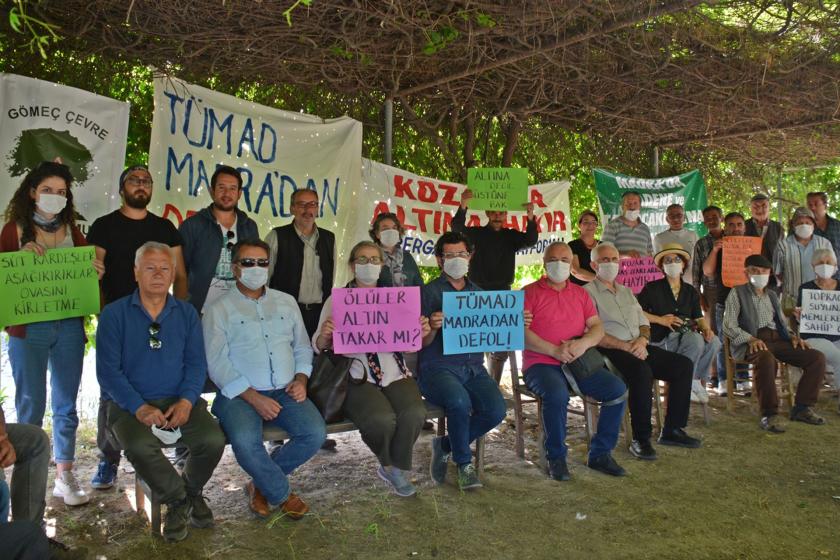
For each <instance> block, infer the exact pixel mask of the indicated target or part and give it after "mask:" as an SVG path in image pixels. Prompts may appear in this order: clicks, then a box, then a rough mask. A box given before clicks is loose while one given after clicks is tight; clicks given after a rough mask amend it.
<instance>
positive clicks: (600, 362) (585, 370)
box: [566, 346, 606, 381]
mask: <svg viewBox="0 0 840 560" xmlns="http://www.w3.org/2000/svg"><path fill="white" fill-rule="evenodd" d="M566 367H567V368H568V370H569V372H570V373H571V374H572V376H574V378H575V379H576V380H578V381H580V380H583V379H586V378H587V377H589V376H590V375H592V374H594V373H595V372H596V371H598V370H600V369H604V368H605V367H606V365H605V364H604V357H603V356H602V355H601V353H600V352H598V351H597V350H596V349H595V347H594V346H593V347H591V348H587V349H586V352H584V353H583V354H581V355H580V356H578V358H577V359H576V360H574V361H573V362H568V363H567V364H566Z"/></svg>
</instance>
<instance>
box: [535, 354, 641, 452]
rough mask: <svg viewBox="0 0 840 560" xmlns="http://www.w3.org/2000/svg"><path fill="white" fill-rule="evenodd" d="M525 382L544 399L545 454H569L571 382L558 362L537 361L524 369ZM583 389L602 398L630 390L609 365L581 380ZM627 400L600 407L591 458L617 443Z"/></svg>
mask: <svg viewBox="0 0 840 560" xmlns="http://www.w3.org/2000/svg"><path fill="white" fill-rule="evenodd" d="M525 385H526V386H527V387H528V389H530V390H531V391H532V392H533V393H534V394H535V395H537V396H538V397H540V398H541V399H542V406H543V413H542V419H543V431H544V432H545V455H546V457H547V458H548V460H549V461H553V460H555V459H559V458H562V459H565V458H566V414H567V408H568V405H569V386H568V383H567V382H566V377H565V376H564V375H563V371H562V370H561V369H560V366H559V365H549V364H536V365H533V366H531V367H529V368H528V370H527V371H526V372H525ZM578 388H579V389H580V390H581V392H582V393H583V394H584V395H586V396H589V397H592V398H593V399H595V400H597V401H599V402H609V401H612V400H615V399H617V398H619V397H621V395H623V394H624V392H625V391H626V390H627V387H626V386H625V385H624V382H623V381H621V379H619V378H618V377H617V376H615V375H613V374H612V373H610V372H609V371H607V370H606V369H601V370H599V371H597V372H596V373H594V374H593V375H590V376H589V377H587V378H586V379H582V380H580V381H578ZM626 402H627V401H626V400H624V401H621V402H620V403H618V404H614V405H610V406H602V407H601V415H600V417H599V418H598V429H597V432H596V433H595V437H593V438H592V442H591V443H590V444H589V459H590V460H591V459H595V458H596V457H600V456H601V455H606V454H607V453H610V452H611V451H612V450H613V449H615V445H616V443H618V430H619V429H620V428H621V419H622V417H623V415H624V406H625V403H626Z"/></svg>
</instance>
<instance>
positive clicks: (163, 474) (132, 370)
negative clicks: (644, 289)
mask: <svg viewBox="0 0 840 560" xmlns="http://www.w3.org/2000/svg"><path fill="white" fill-rule="evenodd" d="M134 276H135V278H136V279H137V285H138V287H137V290H135V291H134V293H133V294H131V295H128V296H125V297H123V298H120V299H118V300H116V301H114V302H112V303H110V304H108V305H106V306H105V308H104V309H103V310H102V314H101V315H100V316H99V328H98V329H97V331H96V377H97V379H98V380H99V385H100V386H101V387H102V391H103V393H104V394H105V395H106V396H107V400H108V401H109V402H108V408H107V411H108V414H107V422H106V425H107V427H108V430H110V432H111V433H112V434H113V435H114V436H115V437H116V439H117V441H118V442H119V443H120V445H122V447H123V449H125V454H126V457H128V460H129V461H131V463H132V464H133V465H134V468H135V469H136V471H137V474H139V475H140V476H141V477H142V478H143V480H145V481H146V482H147V483H148V484H149V487H151V488H152V490H154V492H155V493H157V494H158V495H160V497H161V501H162V502H163V503H164V504H166V505H167V511H166V518H165V520H164V527H163V536H164V538H165V539H166V540H167V541H170V542H171V541H180V540H183V539H185V538H186V537H187V532H188V531H187V523H188V522H189V523H190V524H192V526H193V527H212V526H213V512H211V511H210V508H209V507H208V506H207V504H206V502H205V501H204V498H203V497H202V494H201V492H202V489H203V488H204V485H205V484H206V483H207V481H208V480H209V479H210V476H211V475H212V474H213V469H215V468H216V464H218V462H219V459H221V457H222V452H223V451H224V449H225V436H224V434H223V433H222V431H221V430H220V429H219V425H218V424H217V423H216V421H215V420H214V419H213V417H212V416H210V413H209V412H208V411H207V403H206V402H204V400H202V399H201V398H200V394H201V389H202V387H203V386H204V380H205V379H206V377H207V361H206V360H205V358H204V337H203V336H202V334H201V322H200V321H199V318H198V313H197V312H196V310H195V308H194V307H193V306H192V305H190V304H189V303H187V302H184V301H180V300H178V299H175V298H174V297H172V296H171V295H170V294H169V288H170V287H171V286H172V281H173V280H174V279H175V255H174V253H173V252H172V251H171V249H170V248H169V246H167V245H164V244H163V243H158V242H156V241H149V242H147V243H145V244H143V245H142V246H141V247H140V248H139V249H138V250H137V253H136V256H135V259H134ZM174 441H180V442H183V444H184V445H186V446H187V449H189V451H190V456H189V459H188V460H187V463H186V466H185V467H184V474H183V477H182V476H179V475H178V472H177V471H176V470H175V468H174V467H173V466H172V465H171V464H170V463H169V460H168V459H167V458H166V457H165V456H164V455H163V452H162V451H161V449H160V448H161V442H165V443H167V444H169V443H173V442H174Z"/></svg>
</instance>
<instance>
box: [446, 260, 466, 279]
mask: <svg viewBox="0 0 840 560" xmlns="http://www.w3.org/2000/svg"><path fill="white" fill-rule="evenodd" d="M469 268H470V261H468V260H467V259H465V258H464V257H455V258H454V259H446V260H445V261H443V271H444V272H445V273H446V274H447V276H449V277H450V278H452V279H454V280H460V279H461V278H463V277H464V276H465V275H466V274H467V270H469Z"/></svg>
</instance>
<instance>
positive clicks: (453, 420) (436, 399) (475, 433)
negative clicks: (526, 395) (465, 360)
mask: <svg viewBox="0 0 840 560" xmlns="http://www.w3.org/2000/svg"><path fill="white" fill-rule="evenodd" d="M417 383H418V385H419V386H420V391H421V392H422V393H423V396H424V397H426V399H427V400H428V401H429V402H431V403H432V404H436V405H437V406H440V407H442V408H443V409H444V411H445V412H446V426H447V431H448V432H449V435H448V436H446V437H445V438H444V440H443V449H444V450H445V451H451V452H452V460H453V461H455V463H456V464H457V465H458V466H461V465H468V464H469V463H471V462H472V452H471V451H470V444H471V443H472V442H473V441H475V440H476V439H478V438H479V437H481V436H483V435H484V434H486V433H487V432H489V431H490V430H492V429H493V428H495V427H496V426H498V425H499V424H500V423H501V421H502V420H504V418H505V412H506V410H507V407H506V405H505V399H504V397H503V396H502V393H501V391H499V386H498V385H496V382H495V381H493V379H491V377H490V376H489V375H487V370H485V369H484V367H481V368H480V369H478V368H476V369H470V370H467V371H462V372H459V373H455V372H452V371H445V370H427V371H424V372H423V374H422V375H421V376H420V379H419V380H418V382H417Z"/></svg>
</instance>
